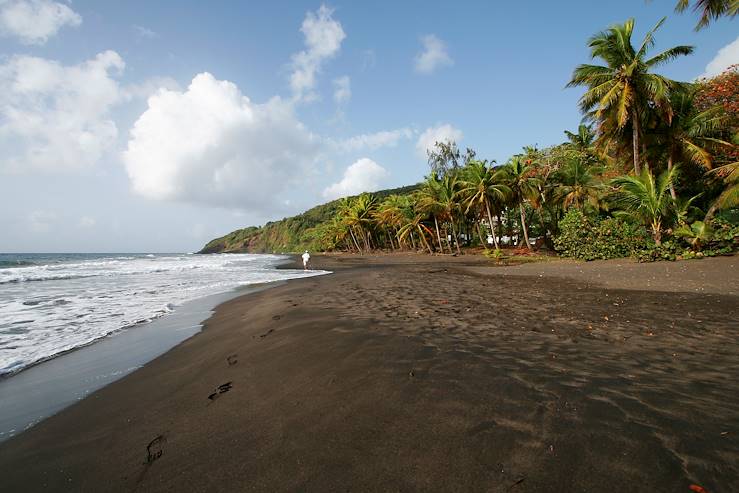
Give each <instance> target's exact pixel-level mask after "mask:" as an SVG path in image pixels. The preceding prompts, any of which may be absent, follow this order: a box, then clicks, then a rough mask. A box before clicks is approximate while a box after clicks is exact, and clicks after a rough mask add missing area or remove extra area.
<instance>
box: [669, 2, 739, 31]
mask: <svg viewBox="0 0 739 493" xmlns="http://www.w3.org/2000/svg"><path fill="white" fill-rule="evenodd" d="M689 6H690V0H678V2H677V5H676V6H675V11H676V12H683V11H685V9H687V8H688V7H689ZM693 11H694V12H697V13H699V14H700V19H699V20H698V24H697V25H696V26H695V30H696V31H699V30H701V29H703V28H704V27H706V26H707V25H708V24H710V22H711V21H712V20H716V19H718V18H719V17H723V16H728V17H734V16H735V15H737V13H739V1H738V0H696V2H695V5H693Z"/></svg>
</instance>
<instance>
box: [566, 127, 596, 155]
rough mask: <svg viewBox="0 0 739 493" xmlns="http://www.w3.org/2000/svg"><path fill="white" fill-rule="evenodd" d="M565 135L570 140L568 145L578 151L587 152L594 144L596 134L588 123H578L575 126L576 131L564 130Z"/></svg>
mask: <svg viewBox="0 0 739 493" xmlns="http://www.w3.org/2000/svg"><path fill="white" fill-rule="evenodd" d="M565 135H566V136H567V139H568V140H569V141H570V142H569V145H570V146H572V147H573V148H574V149H576V150H578V151H580V152H585V153H589V152H591V151H592V149H593V146H594V145H595V137H596V135H595V132H593V128H592V127H591V126H590V125H585V124H580V125H578V127H577V133H572V132H570V131H569V130H565Z"/></svg>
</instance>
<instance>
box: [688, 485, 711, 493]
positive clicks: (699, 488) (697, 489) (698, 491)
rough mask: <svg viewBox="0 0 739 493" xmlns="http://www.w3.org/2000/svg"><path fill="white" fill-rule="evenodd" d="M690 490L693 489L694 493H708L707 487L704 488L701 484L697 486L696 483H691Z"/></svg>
mask: <svg viewBox="0 0 739 493" xmlns="http://www.w3.org/2000/svg"><path fill="white" fill-rule="evenodd" d="M690 490H691V491H695V493H708V490H707V489H705V488H704V487H703V486H698V485H697V484H691V485H690Z"/></svg>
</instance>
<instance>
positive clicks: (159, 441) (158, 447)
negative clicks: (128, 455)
mask: <svg viewBox="0 0 739 493" xmlns="http://www.w3.org/2000/svg"><path fill="white" fill-rule="evenodd" d="M166 441H167V439H166V438H164V435H159V436H157V437H156V438H155V439H154V440H152V441H150V442H149V445H147V446H146V462H144V464H151V463H152V462H154V461H155V460H157V459H158V458H160V457H161V456H162V454H164V449H163V446H164V444H165V443H166Z"/></svg>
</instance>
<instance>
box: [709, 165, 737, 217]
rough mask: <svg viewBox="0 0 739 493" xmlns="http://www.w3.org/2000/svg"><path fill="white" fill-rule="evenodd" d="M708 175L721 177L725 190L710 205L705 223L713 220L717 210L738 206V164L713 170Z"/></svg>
mask: <svg viewBox="0 0 739 493" xmlns="http://www.w3.org/2000/svg"><path fill="white" fill-rule="evenodd" d="M709 173H711V174H714V175H716V176H720V177H722V178H723V180H724V183H725V184H726V188H725V189H724V191H723V192H721V195H719V196H718V197H717V198H716V200H715V201H714V202H713V204H711V208H710V209H708V212H707V213H706V217H705V219H704V221H706V222H708V221H710V220H711V218H713V215H714V214H715V213H716V211H717V210H720V209H728V208H730V207H737V206H739V162H734V163H729V164H725V165H723V166H720V167H718V168H714V169H712V170H711V171H710V172H709Z"/></svg>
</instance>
